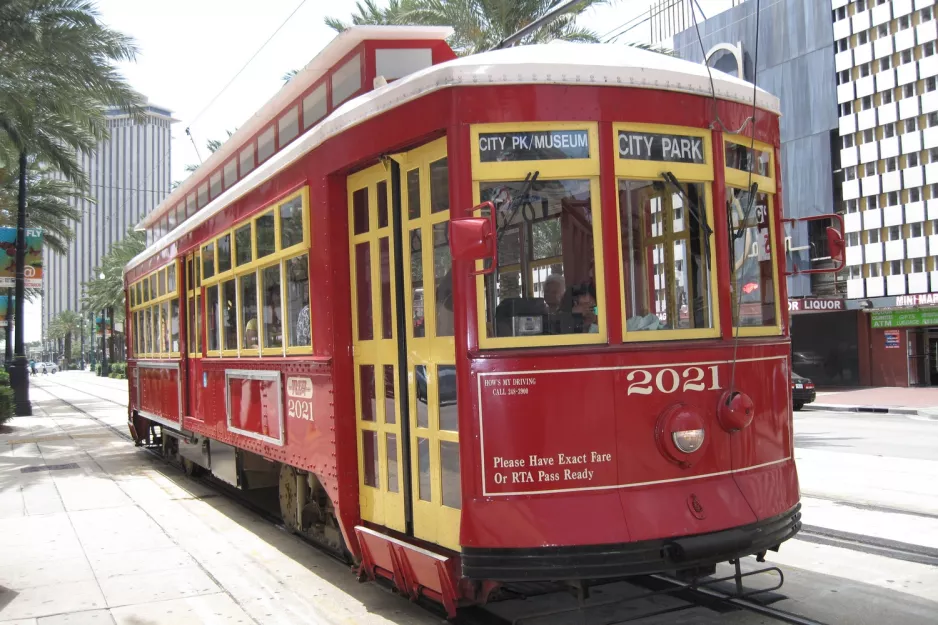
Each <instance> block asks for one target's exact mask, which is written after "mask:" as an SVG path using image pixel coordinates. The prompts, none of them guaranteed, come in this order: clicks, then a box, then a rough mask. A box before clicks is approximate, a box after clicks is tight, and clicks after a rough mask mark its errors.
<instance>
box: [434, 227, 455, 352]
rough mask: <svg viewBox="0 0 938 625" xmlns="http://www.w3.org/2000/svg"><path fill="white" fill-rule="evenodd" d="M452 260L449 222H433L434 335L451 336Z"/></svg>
mask: <svg viewBox="0 0 938 625" xmlns="http://www.w3.org/2000/svg"><path fill="white" fill-rule="evenodd" d="M452 268H453V260H452V258H451V257H450V252H449V222H448V221H444V222H442V223H438V224H433V280H434V296H435V297H436V335H437V336H453V333H454V331H453V275H452V271H451V270H452Z"/></svg>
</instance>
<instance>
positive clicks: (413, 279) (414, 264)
mask: <svg viewBox="0 0 938 625" xmlns="http://www.w3.org/2000/svg"><path fill="white" fill-rule="evenodd" d="M407 239H408V242H409V244H410V291H411V293H410V297H411V308H412V310H413V316H414V318H413V320H412V321H411V325H412V326H413V336H414V338H422V337H424V336H426V325H425V323H424V320H425V318H424V311H423V306H424V301H423V234H422V233H421V231H420V228H414V229H413V230H411V231H410V236H408V237H407Z"/></svg>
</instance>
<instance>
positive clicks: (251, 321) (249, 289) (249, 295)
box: [238, 273, 260, 350]
mask: <svg viewBox="0 0 938 625" xmlns="http://www.w3.org/2000/svg"><path fill="white" fill-rule="evenodd" d="M238 281H239V282H240V283H241V322H242V323H243V324H244V327H243V328H242V331H241V348H242V349H254V350H256V349H257V348H258V346H259V345H260V343H259V337H258V328H257V274H254V273H249V274H247V275H246V276H241V277H240V278H239V279H238Z"/></svg>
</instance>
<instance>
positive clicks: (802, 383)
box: [791, 371, 817, 410]
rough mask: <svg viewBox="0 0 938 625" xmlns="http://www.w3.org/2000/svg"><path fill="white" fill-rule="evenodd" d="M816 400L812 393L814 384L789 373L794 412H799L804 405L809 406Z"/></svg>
mask: <svg viewBox="0 0 938 625" xmlns="http://www.w3.org/2000/svg"><path fill="white" fill-rule="evenodd" d="M816 398H817V394H816V393H815V391H814V382H812V381H811V380H810V379H808V378H806V377H803V376H800V375H798V374H797V373H795V372H794V371H792V372H791V401H792V404H793V405H794V408H795V410H801V409H802V408H804V405H805V404H810V403H811V402H813V401H814V400H815V399H816Z"/></svg>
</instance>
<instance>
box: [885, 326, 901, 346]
mask: <svg viewBox="0 0 938 625" xmlns="http://www.w3.org/2000/svg"><path fill="white" fill-rule="evenodd" d="M884 334H885V335H886V349H898V348H899V331H898V330H886V332H884Z"/></svg>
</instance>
